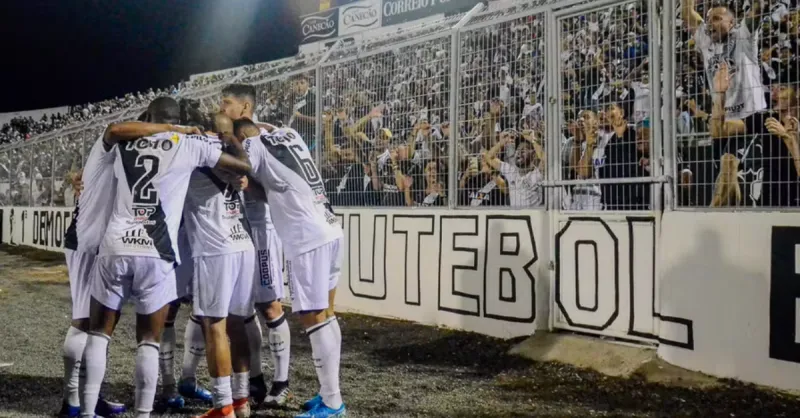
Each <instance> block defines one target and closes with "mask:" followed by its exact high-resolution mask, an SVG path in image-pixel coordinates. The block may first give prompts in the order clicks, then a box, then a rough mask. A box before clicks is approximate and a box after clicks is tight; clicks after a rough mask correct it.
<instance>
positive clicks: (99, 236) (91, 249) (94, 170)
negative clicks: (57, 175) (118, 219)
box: [64, 135, 117, 254]
mask: <svg viewBox="0 0 800 418" xmlns="http://www.w3.org/2000/svg"><path fill="white" fill-rule="evenodd" d="M115 155H117V151H116V149H114V148H112V149H111V151H106V150H105V146H104V145H103V135H101V136H100V138H98V139H97V140H96V141H95V142H94V145H92V149H91V151H89V157H88V158H87V159H86V166H85V167H84V168H83V176H82V179H83V184H84V186H83V191H82V192H81V195H80V197H78V202H77V203H76V204H75V212H73V215H72V223H71V224H70V225H69V228H67V233H66V234H65V236H64V248H66V249H68V250H73V251H81V252H85V253H89V254H97V250H98V248H99V247H100V243H101V242H102V241H103V234H104V233H105V232H106V226H108V219H109V218H110V217H111V210H112V209H113V208H114V190H115V189H116V187H117V185H116V179H115V177H114V156H115Z"/></svg>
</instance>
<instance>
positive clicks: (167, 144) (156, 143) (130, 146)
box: [125, 134, 178, 151]
mask: <svg viewBox="0 0 800 418" xmlns="http://www.w3.org/2000/svg"><path fill="white" fill-rule="evenodd" d="M175 136H177V134H176V135H175ZM177 143H178V140H176V139H172V138H170V139H166V138H139V139H137V140H136V141H130V142H126V143H125V151H133V150H139V151H141V150H146V149H148V148H149V149H154V150H157V149H160V150H162V151H169V150H171V149H172V147H174V146H175V144H177Z"/></svg>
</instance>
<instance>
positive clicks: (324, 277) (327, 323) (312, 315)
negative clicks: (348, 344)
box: [286, 241, 346, 418]
mask: <svg viewBox="0 0 800 418" xmlns="http://www.w3.org/2000/svg"><path fill="white" fill-rule="evenodd" d="M337 245H338V241H337V242H332V243H328V244H326V245H324V246H322V247H320V248H317V249H315V250H312V251H309V252H307V253H305V254H301V255H299V256H297V257H294V258H293V259H292V260H289V261H287V267H286V268H287V272H288V274H289V280H290V282H291V286H292V295H291V297H292V308H293V309H294V310H296V311H297V312H298V314H299V316H300V322H301V323H302V325H303V327H304V328H305V329H306V335H308V337H309V339H310V340H311V353H312V356H313V357H314V365H315V366H316V370H317V378H318V380H319V385H320V390H319V395H320V397H321V398H322V399H321V402H320V403H319V404H317V405H316V406H314V407H313V409H311V410H310V411H308V412H306V413H304V414H301V415H298V416H297V417H298V418H321V417H334V416H343V415H344V414H346V409H345V406H344V403H343V402H342V396H341V392H340V389H339V362H340V356H341V339H340V336H338V335H337V333H336V331H335V329H334V327H333V326H331V323H332V322H333V318H329V316H328V312H329V311H328V308H329V299H330V297H331V295H330V287H331V271H332V268H331V266H332V265H333V264H334V261H333V260H334V258H335V257H336V256H338V248H337Z"/></svg>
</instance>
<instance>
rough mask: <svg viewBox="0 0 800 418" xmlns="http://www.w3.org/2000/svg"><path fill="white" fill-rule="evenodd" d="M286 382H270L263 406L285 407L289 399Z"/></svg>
mask: <svg viewBox="0 0 800 418" xmlns="http://www.w3.org/2000/svg"><path fill="white" fill-rule="evenodd" d="M290 396H291V395H290V392H289V383H288V382H272V387H271V388H270V389H269V394H268V395H267V397H266V399H264V404H265V405H267V406H271V407H278V406H284V405H286V402H287V401H288V400H289V397H290Z"/></svg>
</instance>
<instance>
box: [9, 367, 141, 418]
mask: <svg viewBox="0 0 800 418" xmlns="http://www.w3.org/2000/svg"><path fill="white" fill-rule="evenodd" d="M54 366H55V365H54ZM61 385H62V381H61V379H60V378H57V377H43V376H26V375H19V374H10V373H3V372H2V371H0V415H2V413H6V412H9V411H14V412H17V413H20V414H31V415H36V416H53V415H54V414H55V413H56V412H58V410H59V409H60V408H61V389H62V386H61ZM134 391H135V387H134V386H133V385H132V384H113V385H110V384H104V385H103V393H104V394H106V395H107V397H108V398H109V399H114V400H123V401H127V400H129V399H131V398H132V396H133V393H134Z"/></svg>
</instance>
